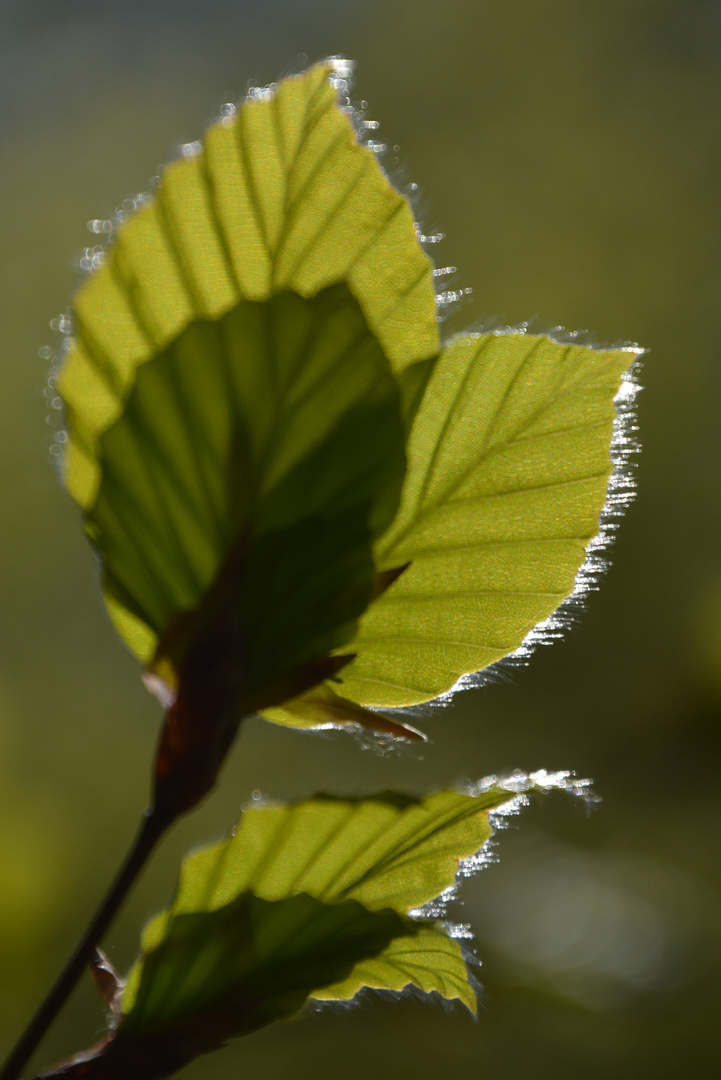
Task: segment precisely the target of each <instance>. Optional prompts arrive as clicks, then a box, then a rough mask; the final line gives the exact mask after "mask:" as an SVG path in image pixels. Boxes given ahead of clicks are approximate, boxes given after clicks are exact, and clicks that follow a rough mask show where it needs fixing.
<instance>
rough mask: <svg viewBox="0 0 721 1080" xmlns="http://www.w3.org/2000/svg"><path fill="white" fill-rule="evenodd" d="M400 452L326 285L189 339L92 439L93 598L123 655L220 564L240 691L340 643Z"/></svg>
mask: <svg viewBox="0 0 721 1080" xmlns="http://www.w3.org/2000/svg"><path fill="white" fill-rule="evenodd" d="M404 439H405V436H404V431H403V425H402V417H401V404H400V396H399V391H398V387H397V385H396V383H395V380H394V378H393V375H392V372H391V370H390V365H389V363H388V361H387V360H386V358H385V356H384V355H383V353H382V351H381V349H380V347H379V345H378V343H377V341H376V339H375V338H374V337H373V335H372V334H371V333H370V332H369V330H368V328H367V325H366V323H365V320H364V319H363V316H362V314H361V311H360V308H359V306H358V304H357V302H356V301H355V300H354V299H353V297H352V296H351V294H350V293H349V292H348V290H347V288H346V287H345V286H344V285H336V286H332V287H329V288H328V289H324V290H323V291H322V292H320V293H319V294H318V295H317V296H315V297H313V298H312V299H310V300H306V299H304V298H302V297H299V296H297V295H296V294H295V293H279V294H277V295H276V296H274V297H273V298H272V299H270V300H268V301H266V302H263V303H257V302H253V301H244V302H242V303H240V304H239V305H238V306H237V307H235V308H233V310H232V311H230V312H228V314H227V315H224V316H222V317H221V318H219V319H217V320H215V321H212V320H203V321H198V322H194V323H191V324H190V326H188V327H187V328H186V330H184V331H183V333H182V334H181V335H180V336H179V337H178V338H177V340H176V341H174V342H173V343H172V344H171V345H169V346H168V347H167V348H166V349H164V350H163V351H162V352H161V353H160V354H159V355H158V356H157V357H155V358H154V359H153V360H151V361H149V362H148V363H146V364H144V365H143V366H142V367H141V368H140V369H139V371H138V373H137V376H136V380H135V384H134V386H133V389H132V391H131V393H130V396H129V397H128V399H127V401H126V404H125V409H124V412H123V414H122V416H121V417H120V418H119V419H118V420H117V421H116V422H115V423H114V424H113V425H112V426H111V427H110V428H109V429H108V431H106V432H105V433H104V434H103V435H102V436H101V438H100V440H99V451H100V453H99V461H100V463H101V466H102V479H101V484H100V488H99V491H98V494H97V497H96V500H95V503H94V505H93V506H92V508H91V509H90V510H89V511H88V514H87V519H86V529H87V531H88V533H89V535H90V536H91V538H92V540H93V542H94V543H95V545H96V546H97V548H98V550H99V551H100V552H101V553H102V557H103V564H104V573H105V584H106V590H107V591H108V592H109V593H110V594H111V595H112V596H113V597H114V598H116V600H119V601H120V602H121V603H122V605H123V606H124V607H125V608H126V609H128V610H130V611H131V612H132V613H133V614H134V616H135V617H136V619H137V620H139V621H140V622H141V623H142V624H143V625H144V626H146V627H147V628H148V632H147V633H146V637H147V643H146V645H145V646H144V647H143V648H142V650H141V648H139V647H138V646H137V645H136V651H138V652H140V653H141V655H142V656H143V659H145V660H146V662H147V661H149V660H150V659H151V657H152V651H151V650H154V646H155V643H156V641H157V639H159V638H160V639H162V638H163V637H164V635H166V633H167V632H168V631H169V629H170V628H171V627H172V626H173V620H174V618H175V617H176V616H177V614H178V613H180V612H194V611H197V610H198V609H200V608H201V607H202V605H203V602H204V599H205V598H206V597H207V596H208V594H209V590H210V589H211V587H212V586H213V585H214V583H215V582H216V580H217V579H218V575H219V573H220V572H221V569H222V568H223V566H227V564H228V560H229V559H230V560H234V561H235V564H236V566H235V570H234V572H233V575H232V576H233V580H232V581H231V580H229V579H228V577H229V576H228V574H227V573H226V576H225V577H226V580H225V582H224V585H223V588H222V590H221V591H222V601H223V603H227V602H229V601H230V600H232V603H233V605H234V607H235V609H236V610H237V611H238V613H239V615H240V618H241V627H242V633H243V663H244V665H245V668H246V678H245V682H246V685H247V688H248V690H250V691H252V690H253V689H256V688H257V687H258V686H262V685H263V683H264V681H267V680H268V679H269V678H271V677H278V675H279V674H280V673H282V672H283V671H287V670H289V669H290V668H292V667H293V666H296V665H298V664H301V663H303V662H304V661H306V660H310V659H313V658H314V657H318V656H322V655H324V654H325V653H327V652H328V651H329V650H330V649H332V648H335V647H337V646H340V645H342V643H343V641H345V640H348V638H349V637H350V636H352V633H353V627H354V620H355V619H357V617H358V616H359V615H360V613H361V612H362V611H363V609H364V608H365V607H366V605H367V603H368V601H369V599H370V595H371V592H372V589H373V584H374V566H373V557H372V542H373V539H374V538H375V537H377V536H378V535H379V534H380V533H381V532H382V531H383V530H384V529H385V528H386V527H387V525H388V524H389V523H390V521H391V520H392V518H393V515H394V513H395V511H396V508H397V504H398V499H399V494H400V488H401V483H402V479H403V474H404V471H405V452H404ZM116 619H117V616H116ZM119 621H120V628H121V631H122V629H123V623H122V617H120V619H119ZM191 630H192V628H191V627H189V628H188V632H191ZM126 636H127V635H126ZM182 636H183V635H182V634H181V635H180V638H181V639H182ZM175 637H176V638H179V635H178V633H177V632H175ZM181 645H182V641H181V640H179V641H178V643H177V644H176V650H177V648H179V647H180V646H181ZM168 651H171V652H172V650H168ZM171 659H175V660H179V659H182V657H180V658H178V657H171Z"/></svg>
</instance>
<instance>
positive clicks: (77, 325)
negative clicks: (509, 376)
mask: <svg viewBox="0 0 721 1080" xmlns="http://www.w3.org/2000/svg"><path fill="white" fill-rule="evenodd" d="M339 67H340V65H339V64H337V63H334V62H333V61H330V62H328V63H325V64H319V65H318V66H316V67H314V68H312V69H311V70H310V71H308V72H306V73H305V74H304V75H301V76H297V77H293V78H289V79H285V80H283V81H282V82H280V83H279V84H278V85H277V86H276V87H275V88H272V89H269V90H266V91H259V92H256V93H254V94H251V96H250V97H249V99H248V100H246V102H244V104H243V105H242V107H241V108H240V110H239V111H238V114H237V116H235V117H225V118H224V119H222V120H221V121H219V122H218V123H216V124H215V125H213V126H212V127H211V128H210V129H209V130H208V131H207V133H206V135H205V138H204V140H203V143H202V152H201V153H200V154H199V155H197V156H195V157H191V158H183V159H181V160H180V161H176V162H174V163H173V164H171V165H169V166H167V167H166V168H165V170H164V171H163V174H162V178H161V181H160V184H159V186H158V188H157V190H156V192H155V193H154V194H153V196H152V198H150V199H148V200H146V201H145V203H144V204H143V205H142V207H141V209H140V210H138V211H137V212H136V213H134V214H133V215H132V216H131V217H130V218H129V220H128V221H127V222H125V223H124V224H122V225H121V226H120V227H119V228H118V230H117V233H116V236H115V239H114V243H113V245H112V246H111V247H110V249H109V250H108V252H107V260H106V265H105V266H103V267H102V268H101V269H100V270H99V271H98V272H97V273H96V274H94V276H93V277H92V278H91V279H90V280H89V281H88V282H87V284H85V285H84V286H83V288H82V289H81V290H80V291H79V292H78V294H77V295H76V297H75V300H74V307H73V324H74V339H73V348H72V349H71V351H70V354H69V357H68V359H67V361H66V363H65V365H64V367H63V371H62V374H61V380H60V389H61V392H62V395H63V398H64V400H65V404H66V413H67V419H68V426H69V430H70V436H71V437H70V442H69V446H68V450H67V453H66V456H65V460H64V474H65V480H66V483H67V486H68V489H69V490H70V492H71V494H72V495H73V496H74V498H75V499H76V500H77V501H78V502H79V503H80V505H81V506H82V507H84V508H85V509H89V508H90V507H91V506H92V505H93V502H94V500H95V497H96V493H97V490H98V486H99V483H100V466H99V462H98V441H99V439H100V437H101V436H102V434H103V432H104V431H106V430H107V429H108V428H109V427H110V425H111V424H112V423H113V422H114V421H115V420H116V419H117V418H118V416H119V415H120V414H121V412H122V410H123V407H124V403H125V400H126V398H127V396H128V394H129V393H130V390H131V388H132V386H133V383H134V381H135V378H136V373H137V369H138V367H139V366H140V365H142V364H143V363H145V362H146V361H147V360H149V359H151V358H152V357H154V356H156V355H157V354H158V352H159V351H160V350H162V349H165V348H166V347H167V346H168V345H169V344H170V342H171V341H173V340H174V339H176V338H177V337H178V336H179V335H180V333H181V332H182V331H183V330H184V329H185V327H186V326H188V324H190V323H191V322H194V321H195V320H197V319H218V318H219V317H220V316H221V315H223V314H225V313H226V312H228V311H230V310H231V309H232V308H234V307H236V306H237V304H238V303H239V302H240V301H241V300H255V301H262V300H267V299H269V298H270V297H271V296H273V295H275V294H276V293H278V292H282V291H288V290H291V291H294V292H296V293H298V294H300V295H302V296H305V297H312V296H315V295H316V293H318V292H319V291H320V290H321V289H323V288H324V287H326V286H328V285H331V284H334V283H336V282H340V281H345V282H346V283H347V285H348V288H349V289H350V291H351V293H352V294H353V296H354V297H355V298H356V300H357V301H358V302H359V304H360V306H361V309H362V311H363V315H364V317H365V319H366V321H367V323H368V325H369V327H370V329H371V331H372V333H373V334H374V335H375V337H376V338H377V339H378V341H379V342H380V345H381V347H382V349H383V351H384V352H385V354H386V355H387V356H388V358H389V360H390V362H391V365H392V367H393V369H394V371H395V372H397V373H399V374H400V373H401V372H402V371H404V370H405V369H406V368H408V367H410V366H411V365H412V364H413V363H415V362H416V361H423V360H427V359H428V358H429V357H432V356H434V355H435V354H436V353H437V352H438V329H437V324H436V311H435V291H434V287H433V273H432V264H431V262H430V260H429V259H428V258H427V257H426V255H425V254H424V253H423V251H422V249H421V247H420V245H419V244H418V241H417V238H416V231H415V227H414V222H413V215H412V212H411V209H410V206H409V204H408V202H407V201H406V199H405V198H403V197H402V196H401V195H400V194H399V193H398V192H397V191H395V190H394V189H393V188H392V187H391V185H390V183H389V182H388V180H387V178H386V177H385V175H384V174H383V172H382V170H381V168H380V166H379V164H378V161H377V159H376V157H375V155H374V154H373V152H372V151H371V150H369V149H368V148H366V147H364V146H362V145H360V144H359V143H358V141H357V139H356V135H355V132H354V130H353V127H352V123H351V120H350V118H349V116H348V114H347V111H346V110H344V108H342V107H341V105H340V103H339V101H338V94H337V89H338V88H339V81H340V80H339V74H338V72H339ZM340 89H342V84H341V85H340ZM411 382H414V380H411ZM411 389H412V387H409V391H410V390H411Z"/></svg>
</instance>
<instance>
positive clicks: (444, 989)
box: [47, 771, 588, 1080]
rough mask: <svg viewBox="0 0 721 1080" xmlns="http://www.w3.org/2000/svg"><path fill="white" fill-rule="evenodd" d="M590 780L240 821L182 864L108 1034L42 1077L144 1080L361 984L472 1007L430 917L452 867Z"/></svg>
mask: <svg viewBox="0 0 721 1080" xmlns="http://www.w3.org/2000/svg"><path fill="white" fill-rule="evenodd" d="M587 784H588V782H587V781H580V780H576V779H575V778H574V777H573V776H572V775H571V774H569V773H546V772H544V771H541V772H538V773H535V774H533V775H531V776H527V775H525V774H521V773H516V774H513V775H512V776H511V777H509V778H507V779H506V780H497V778H495V777H490V778H488V779H487V780H484V781H481V783H480V784H479V785H477V787H476V788H475V789H469V793H466V794H464V793H460V792H453V791H439V792H435V793H434V794H432V795H429V796H427V797H426V798H424V799H414V798H411V797H409V796H404V795H399V794H396V793H393V792H386V793H383V794H380V795H377V796H374V797H371V798H367V799H355V800H348V799H340V798H336V797H334V796H324V795H320V796H316V797H315V798H313V799H309V800H307V801H305V802H301V803H297V804H295V805H290V806H279V805H271V806H256V807H252V808H250V809H247V810H245V812H244V813H243V816H242V818H241V821H240V823H239V825H238V828H237V830H235V831H234V833H233V834H232V835H231V836H230V837H228V838H227V839H226V840H222V841H220V842H219V843H216V844H214V845H212V846H211V847H208V848H206V849H205V850H202V851H198V852H196V853H194V854H192V855H190V856H188V857H187V858H186V859H185V860H184V862H183V864H182V867H181V873H180V880H179V883H178V887H177V891H176V895H175V898H174V900H173V903H172V905H171V907H170V908H169V909H168V910H167V911H164V912H161V913H160V914H159V915H158V916H156V918H155V919H153V920H152V921H151V922H150V923H149V924H148V926H147V927H146V928H145V931H144V933H143V938H142V954H141V957H140V959H139V960H138V962H137V963H136V964H135V966H134V968H133V969H132V971H131V973H130V975H129V977H128V981H127V984H126V985H125V989H124V991H123V992H122V998H121V999H120V1001H119V1003H118V1002H117V994H115V993H113V1004H114V1018H113V1026H112V1030H111V1031H110V1032H109V1033H108V1035H107V1036H106V1038H104V1039H103V1040H102V1041H101V1042H100V1043H99V1044H98V1046H97V1047H95V1048H94V1049H93V1050H90V1051H88V1052H87V1053H85V1054H82V1055H78V1056H77V1057H76V1058H73V1059H72V1060H71V1061H69V1062H67V1063H65V1064H63V1065H61V1066H59V1067H58V1069H56V1070H53V1072H52V1073H49V1074H47V1075H48V1076H57V1077H61V1076H63V1077H66V1078H68V1080H69V1078H70V1077H78V1078H79V1077H81V1076H82V1077H84V1078H85V1080H110V1078H111V1077H116V1076H126V1075H128V1076H130V1075H132V1076H134V1077H137V1078H138V1080H155V1078H156V1077H161V1076H165V1075H167V1074H168V1073H169V1072H172V1071H174V1070H175V1069H177V1068H179V1067H181V1066H182V1065H184V1064H186V1063H187V1062H189V1061H190V1060H192V1059H193V1058H194V1057H196V1056H197V1055H198V1054H201V1053H204V1052H206V1051H208V1050H213V1049H215V1048H216V1047H219V1046H221V1045H222V1044H223V1043H224V1042H225V1041H226V1040H227V1039H228V1038H230V1037H232V1036H234V1035H243V1034H247V1033H249V1032H251V1031H254V1030H256V1029H257V1028H259V1027H261V1026H263V1025H265V1024H268V1023H270V1022H271V1021H273V1020H278V1019H283V1018H284V1017H289V1016H292V1015H293V1014H294V1013H297V1012H298V1011H299V1010H300V1009H301V1008H302V1006H303V1005H304V1004H305V1002H306V1001H308V1000H309V999H316V1000H325V1001H327V1000H335V1001H338V1000H348V999H350V998H352V997H354V996H355V994H356V993H358V991H359V990H361V989H363V988H364V987H366V988H375V989H379V990H384V991H390V992H400V991H402V990H404V989H406V988H409V987H410V988H414V989H415V990H417V991H421V992H424V993H435V994H438V995H440V996H442V997H444V998H446V999H449V1000H453V999H457V1000H459V1001H460V1002H462V1003H463V1004H465V1005H466V1006H467V1007H468V1009H469V1010H470V1011H471V1012H475V1008H476V1001H475V994H474V991H473V988H472V986H471V985H470V981H469V976H468V972H467V969H466V965H465V961H464V956H463V953H462V950H461V946H460V944H459V942H458V941H457V940H455V939H453V938H452V937H450V936H448V934H447V933H446V931H445V929H444V927H443V926H442V925H441V924H439V923H438V922H437V921H436V919H437V917H438V916H439V914H442V913H443V910H444V902H445V901H446V900H447V898H448V896H449V895H450V894H451V893H452V890H453V887H454V885H455V883H456V881H457V877H458V872H459V864H461V863H462V867H461V872H462V873H463V874H467V873H468V872H469V870H472V869H477V868H478V867H479V866H481V865H483V861H484V857H483V853H482V852H481V851H480V849H481V848H482V847H483V845H484V844H485V842H486V840H487V839H488V837H489V835H490V832H491V829H490V826H489V821H488V814H489V811H491V810H493V809H498V808H499V807H503V812H507V811H509V810H511V809H514V808H517V807H519V806H520V805H523V804H524V803H525V802H526V801H527V793H529V792H532V791H534V790H537V791H549V790H554V789H560V790H566V791H570V792H573V793H576V794H584V795H585V796H586V797H588V793H587ZM436 898H439V900H437V902H435V903H433V902H432V901H434V900H436ZM116 984H117V979H116V980H115V984H114V985H116ZM118 1005H119V1007H118Z"/></svg>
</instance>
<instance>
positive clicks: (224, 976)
mask: <svg viewBox="0 0 721 1080" xmlns="http://www.w3.org/2000/svg"><path fill="white" fill-rule="evenodd" d="M415 932H416V928H415V926H414V925H413V924H412V923H411V922H410V921H409V920H407V919H403V918H401V916H400V915H398V914H397V913H396V912H395V911H391V910H389V909H386V910H384V911H369V910H368V909H367V908H365V907H364V906H363V905H362V904H360V903H358V902H357V901H355V900H347V901H344V902H343V903H340V904H325V903H323V902H322V901H320V900H317V899H315V898H314V897H312V896H309V895H308V894H307V893H300V894H298V895H297V896H291V897H288V898H287V899H284V900H278V901H269V900H263V899H260V898H259V897H257V896H254V895H253V894H252V893H250V892H245V893H242V894H241V895H240V896H238V897H237V899H236V900H234V901H233V902H232V903H230V904H228V905H226V906H225V907H222V908H220V909H218V910H216V911H208V912H202V913H196V914H183V915H176V916H175V917H174V918H172V920H171V921H170V923H169V925H168V926H167V928H166V932H165V936H164V938H163V940H162V942H161V943H160V944H159V945H158V946H157V947H156V948H155V949H154V950H153V951H151V952H150V953H149V954H148V955H147V956H146V957H145V959H144V960H143V967H142V973H141V976H140V983H139V985H138V990H137V996H136V998H135V1001H134V1003H133V1007H132V1010H131V1011H130V1012H129V1013H128V1014H127V1015H126V1016H124V1017H123V1020H122V1022H121V1025H120V1028H119V1031H118V1036H117V1037H118V1040H121V1039H124V1038H129V1037H137V1036H141V1035H146V1034H150V1035H157V1034H159V1033H164V1034H170V1033H171V1032H173V1031H175V1032H178V1033H180V1032H182V1033H183V1035H184V1036H185V1037H186V1038H187V1037H189V1038H191V1039H193V1040H194V1041H196V1043H197V1048H198V1051H199V1052H200V1051H201V1050H203V1049H210V1048H211V1047H212V1046H214V1045H217V1044H219V1043H222V1042H224V1041H225V1040H226V1039H227V1038H230V1037H231V1036H233V1035H244V1034H247V1033H248V1032H251V1031H255V1030H256V1029H257V1028H259V1027H262V1026H263V1025H265V1024H268V1023H270V1022H271V1021H273V1020H278V1019H282V1018H283V1017H288V1016H291V1015H292V1014H293V1013H295V1012H297V1011H298V1010H299V1009H301V1008H302V1007H303V1005H304V1004H305V1002H306V999H307V998H308V996H309V995H310V994H311V992H312V991H314V990H318V989H320V988H321V987H325V986H329V985H330V984H331V983H334V982H336V981H338V980H339V979H343V978H346V977H347V976H348V975H349V974H350V972H351V971H352V969H353V967H354V965H355V964H357V963H358V962H359V961H360V960H365V959H367V958H369V957H373V956H377V955H378V954H379V953H380V952H382V951H383V950H384V949H385V948H386V947H387V946H388V944H389V943H390V942H391V941H393V940H394V939H396V938H400V937H409V936H413V935H414V934H415Z"/></svg>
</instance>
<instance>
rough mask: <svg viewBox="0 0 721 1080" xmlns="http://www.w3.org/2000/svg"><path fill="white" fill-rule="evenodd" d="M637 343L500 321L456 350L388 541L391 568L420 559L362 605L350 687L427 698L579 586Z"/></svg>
mask: <svg viewBox="0 0 721 1080" xmlns="http://www.w3.org/2000/svg"><path fill="white" fill-rule="evenodd" d="M637 353H638V350H636V349H631V348H623V349H611V350H595V349H591V348H587V347H584V346H580V345H562V344H557V343H556V342H553V341H551V340H549V339H548V338H546V337H534V336H530V335H526V334H493V333H489V334H480V335H478V334H474V335H466V336H462V337H459V338H457V339H455V340H454V341H452V342H451V343H450V344H449V345H448V346H447V347H446V348H445V350H444V351H443V353H442V356H441V358H440V360H439V362H438V364H437V365H436V367H435V370H434V373H433V375H432V377H431V380H430V383H429V385H428V387H427V389H426V392H425V397H424V398H423V402H422V404H421V407H420V410H419V412H418V413H417V415H416V418H415V422H414V425H413V428H412V432H411V437H410V441H409V444H408V448H407V449H408V471H407V474H406V479H405V483H404V489H403V494H402V499H401V507H400V510H399V512H398V514H397V516H396V519H395V521H394V522H393V524H392V525H391V527H390V528H389V529H388V531H387V533H386V534H385V535H384V536H383V537H382V538H381V540H380V541H379V543H378V545H377V547H376V561H377V564H378V566H379V568H380V569H381V570H382V569H384V568H387V567H390V566H396V565H401V564H404V563H406V562H410V566H409V568H408V570H407V571H406V572H405V573H404V574H403V575H402V576H401V577H400V578H399V579H398V580H397V581H396V582H395V583H394V584H393V585H392V586H391V587H390V588H389V589H388V591H387V592H386V593H384V594H383V595H382V596H381V597H380V598H379V599H378V600H377V601H375V602H374V603H373V605H372V606H371V607H370V608H369V609H368V610H367V611H366V613H365V614H364V616H363V617H362V619H361V622H360V626H359V631H358V635H357V637H356V638H355V640H353V642H352V643H351V644H350V645H349V649H350V650H352V651H353V652H356V653H357V654H358V656H357V659H356V660H355V661H354V662H353V664H351V665H350V666H349V667H348V668H346V669H345V671H344V672H343V677H342V683H343V685H342V686H340V687H337V688H336V689H337V690H338V692H339V693H341V694H342V695H343V696H344V697H347V698H350V699H352V700H354V701H356V702H358V703H360V704H363V705H376V706H403V705H410V704H413V703H416V702H421V701H426V700H429V699H430V698H433V697H436V696H437V695H439V694H441V693H443V692H444V691H446V690H448V689H450V688H451V687H452V686H453V685H454V683H456V682H457V680H458V679H459V678H460V677H461V676H463V675H465V674H468V673H470V672H474V671H479V670H481V669H482V668H484V667H486V666H488V665H489V664H491V663H493V662H494V661H495V660H498V659H500V658H501V657H503V656H506V655H508V654H509V653H511V652H513V651H514V650H515V649H517V648H518V647H519V646H520V645H521V643H522V642H523V640H524V638H525V637H526V635H527V634H528V633H529V631H530V630H531V629H532V628H533V627H534V626H536V625H537V624H538V623H540V622H541V621H542V620H543V619H545V618H547V617H548V616H549V615H550V614H551V613H552V612H553V611H554V610H555V609H556V608H557V607H558V606H559V604H560V603H561V602H562V601H563V600H564V599H565V598H566V597H568V596H569V594H570V593H571V592H572V590H573V587H574V582H575V579H576V574H577V573H578V570H579V568H580V566H581V565H582V563H583V560H584V558H585V554H586V547H587V545H588V544H589V542H590V541H591V539H592V538H593V537H594V536H595V535H596V533H597V532H598V529H599V515H600V513H601V510H602V509H603V506H604V503H605V500H606V497H607V488H608V482H609V476H610V474H611V468H612V466H611V457H610V447H611V440H612V437H613V424H614V419H615V407H614V397H615V395H616V394H617V393H618V391H619V387H620V385H621V381H622V378H623V375H624V372H625V371H626V370H627V369H628V368H629V367H630V365H631V364H632V362H633V361H634V359H635V357H636V355H637Z"/></svg>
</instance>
